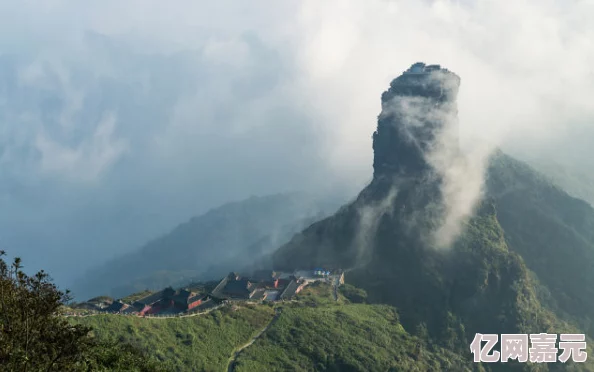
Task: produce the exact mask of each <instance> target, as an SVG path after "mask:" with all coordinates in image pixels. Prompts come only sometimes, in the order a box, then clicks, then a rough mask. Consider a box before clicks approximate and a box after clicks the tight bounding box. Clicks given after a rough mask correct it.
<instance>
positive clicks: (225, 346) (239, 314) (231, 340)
mask: <svg viewBox="0 0 594 372" xmlns="http://www.w3.org/2000/svg"><path fill="white" fill-rule="evenodd" d="M273 313H274V310H273V309H272V308H271V307H269V306H264V305H255V306H241V307H231V306H228V307H223V308H221V309H219V310H215V311H213V312H212V313H209V314H206V315H199V316H195V317H187V318H167V319H159V318H153V319H149V318H138V317H133V316H121V315H107V314H106V315H96V316H89V317H84V318H71V322H72V323H73V324H80V325H84V326H86V327H92V328H93V334H94V335H95V337H96V338H97V339H98V340H101V341H111V340H116V341H117V342H119V343H124V344H131V345H134V346H135V347H137V348H139V349H140V350H143V351H144V352H146V353H147V354H149V355H154V356H155V357H156V358H157V359H158V360H160V361H162V362H165V363H167V364H166V366H167V367H168V368H171V369H172V370H180V371H221V370H223V369H225V368H226V367H227V361H228V359H229V357H230V356H231V354H232V353H233V351H234V350H235V348H236V347H237V346H239V345H242V344H244V343H245V342H247V341H248V340H249V339H250V338H251V337H252V336H253V335H254V334H256V333H257V332H258V331H259V330H260V329H262V328H263V327H264V326H265V325H266V324H267V323H268V322H269V321H270V320H271V319H272V317H273Z"/></svg>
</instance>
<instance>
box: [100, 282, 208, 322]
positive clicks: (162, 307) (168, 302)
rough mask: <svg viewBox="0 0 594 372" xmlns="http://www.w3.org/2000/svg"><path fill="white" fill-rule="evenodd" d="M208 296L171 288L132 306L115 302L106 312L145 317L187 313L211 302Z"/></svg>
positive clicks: (140, 300) (138, 301)
mask: <svg viewBox="0 0 594 372" xmlns="http://www.w3.org/2000/svg"><path fill="white" fill-rule="evenodd" d="M211 301H212V300H211V298H210V296H209V295H208V294H204V293H197V292H192V291H189V290H187V289H178V290H175V289H173V288H171V287H168V288H165V289H163V290H162V291H159V292H156V293H153V294H151V295H148V296H146V297H143V298H141V299H139V300H136V301H134V302H133V303H132V304H127V303H124V302H123V301H121V300H118V301H114V302H112V303H111V305H110V306H108V307H107V308H105V309H104V311H107V312H111V313H123V314H135V315H140V316H145V315H157V314H159V315H165V314H179V313H187V312H189V311H191V310H193V309H196V308H198V307H200V306H202V305H205V304H207V303H209V302H211Z"/></svg>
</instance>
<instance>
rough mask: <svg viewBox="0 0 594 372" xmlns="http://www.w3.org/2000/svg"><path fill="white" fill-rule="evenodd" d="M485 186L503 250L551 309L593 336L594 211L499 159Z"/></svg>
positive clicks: (529, 172) (523, 168)
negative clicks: (533, 278)
mask: <svg viewBox="0 0 594 372" xmlns="http://www.w3.org/2000/svg"><path fill="white" fill-rule="evenodd" d="M487 186H488V190H489V195H491V196H492V197H493V199H494V200H495V203H496V204H497V206H498V211H499V213H498V220H499V223H500V224H501V226H502V227H503V229H504V231H505V237H506V241H507V243H508V245H509V246H510V248H512V249H513V250H514V251H516V252H518V253H519V254H520V255H521V256H522V257H523V259H524V261H525V262H526V265H527V266H528V267H529V268H530V269H531V270H532V271H534V272H535V273H536V275H537V276H538V278H539V280H540V281H541V282H542V283H543V284H545V285H546V286H547V287H548V288H549V290H550V294H551V299H552V300H553V301H552V302H551V306H553V307H554V308H556V309H557V310H559V311H562V312H564V313H567V314H569V315H570V316H572V317H573V318H575V319H578V320H579V323H580V325H581V327H582V329H583V330H584V331H586V332H588V333H589V334H590V335H591V336H594V324H592V320H594V319H593V318H592V314H594V287H593V284H594V209H593V208H592V207H591V206H590V205H589V204H588V203H586V202H584V201H582V200H579V199H576V198H573V197H571V196H569V195H567V193H565V192H564V191H563V190H561V189H560V188H559V187H557V186H555V185H553V184H552V183H550V182H548V181H547V180H546V179H545V177H544V176H542V175H540V174H538V173H537V172H536V171H534V170H532V169H531V168H530V167H529V166H527V165H526V164H524V163H522V162H520V161H517V160H514V159H513V158H510V157H508V156H505V155H503V154H497V155H496V156H495V157H494V158H493V161H492V162H491V167H490V168H489V172H488V177H487Z"/></svg>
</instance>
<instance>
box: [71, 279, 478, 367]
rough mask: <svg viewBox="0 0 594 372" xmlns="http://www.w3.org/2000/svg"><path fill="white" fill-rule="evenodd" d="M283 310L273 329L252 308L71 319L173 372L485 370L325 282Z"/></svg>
mask: <svg viewBox="0 0 594 372" xmlns="http://www.w3.org/2000/svg"><path fill="white" fill-rule="evenodd" d="M281 306H282V309H278V308H277V311H276V313H277V314H278V315H277V317H278V319H277V321H275V322H274V323H272V322H271V321H272V319H274V317H273V309H272V307H270V306H266V305H247V304H237V305H228V306H225V307H223V308H221V309H219V310H215V311H213V312H212V313H209V314H206V315H202V316H197V317H190V318H178V319H142V318H136V317H126V316H113V315H100V316H91V317H86V318H71V319H72V322H74V323H80V324H84V325H87V326H92V327H93V328H94V329H95V335H96V336H97V337H99V338H100V339H106V340H110V339H114V338H115V339H119V340H122V341H126V342H129V343H133V344H135V345H138V346H139V347H140V348H142V349H143V350H146V351H147V352H149V353H150V354H151V355H155V356H156V357H157V358H158V359H159V360H161V361H163V362H164V366H166V367H169V368H170V369H171V370H172V371H174V370H175V371H186V370H196V371H220V370H224V369H227V366H229V365H232V368H230V370H234V371H287V370H298V371H312V370H327V371H338V370H340V371H386V370H391V371H427V370H448V369H447V368H450V370H456V371H471V370H480V369H477V368H476V367H477V366H476V365H474V366H473V364H472V362H471V361H472V359H470V358H468V357H466V356H462V355H457V354H455V353H454V352H452V351H450V350H447V349H445V348H443V347H439V346H437V345H432V344H430V343H428V341H427V339H426V336H423V335H421V336H415V335H411V334H410V333H408V332H407V331H405V330H404V329H403V328H402V326H401V325H400V322H399V319H398V314H397V312H396V309H394V308H393V307H391V306H386V305H369V304H360V303H350V301H348V300H347V299H346V298H344V297H343V296H342V295H339V298H338V301H334V299H333V297H332V289H331V287H330V286H329V285H327V284H324V285H318V286H316V285H311V286H308V287H306V289H304V290H303V292H301V293H300V294H299V296H298V300H297V302H289V303H285V304H282V305H281ZM268 324H269V325H270V326H269V328H267V329H266V332H264V333H262V334H261V336H260V337H258V339H257V340H256V341H255V342H254V343H253V344H251V345H250V346H249V347H247V348H245V349H243V350H242V352H241V353H240V354H239V355H238V356H237V357H236V359H235V360H234V361H233V360H232V359H230V357H232V356H233V355H234V351H236V350H238V349H239V348H240V347H242V346H244V345H246V344H248V343H249V341H250V340H251V339H253V337H255V336H257V335H259V334H260V332H261V331H262V330H263V329H265V327H266V326H267V325H268ZM455 367H457V368H455ZM462 367H463V368H462ZM473 367H474V369H473ZM452 368H455V369H452Z"/></svg>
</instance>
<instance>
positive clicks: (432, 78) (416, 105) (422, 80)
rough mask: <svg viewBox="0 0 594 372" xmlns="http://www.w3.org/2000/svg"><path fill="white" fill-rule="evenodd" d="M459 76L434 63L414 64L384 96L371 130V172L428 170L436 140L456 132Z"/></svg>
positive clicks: (401, 172) (380, 173) (394, 81)
mask: <svg viewBox="0 0 594 372" xmlns="http://www.w3.org/2000/svg"><path fill="white" fill-rule="evenodd" d="M459 87H460V78H459V77H458V76H457V75H456V74H454V73H452V72H450V71H448V70H446V69H443V68H441V67H440V66H438V65H430V66H426V65H425V64H424V63H416V64H414V65H412V66H411V68H410V69H408V70H407V71H405V72H404V73H403V74H402V75H400V76H399V77H397V78H396V79H394V80H393V81H392V83H391V84H390V88H389V89H388V90H387V91H385V92H384V93H383V94H382V112H381V114H380V115H379V119H378V125H377V130H376V132H375V133H374V134H373V150H374V162H373V168H374V175H375V176H381V175H385V174H394V173H395V174H399V175H404V176H411V175H415V174H418V173H419V172H421V171H423V170H426V169H427V168H429V163H428V161H427V158H426V154H427V153H428V152H430V151H432V149H433V148H434V146H435V141H436V139H437V138H438V137H439V136H440V135H441V134H443V132H444V131H446V130H449V131H450V132H452V133H454V134H456V131H457V114H458V112H457V104H456V98H457V95H458V89H459Z"/></svg>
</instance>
